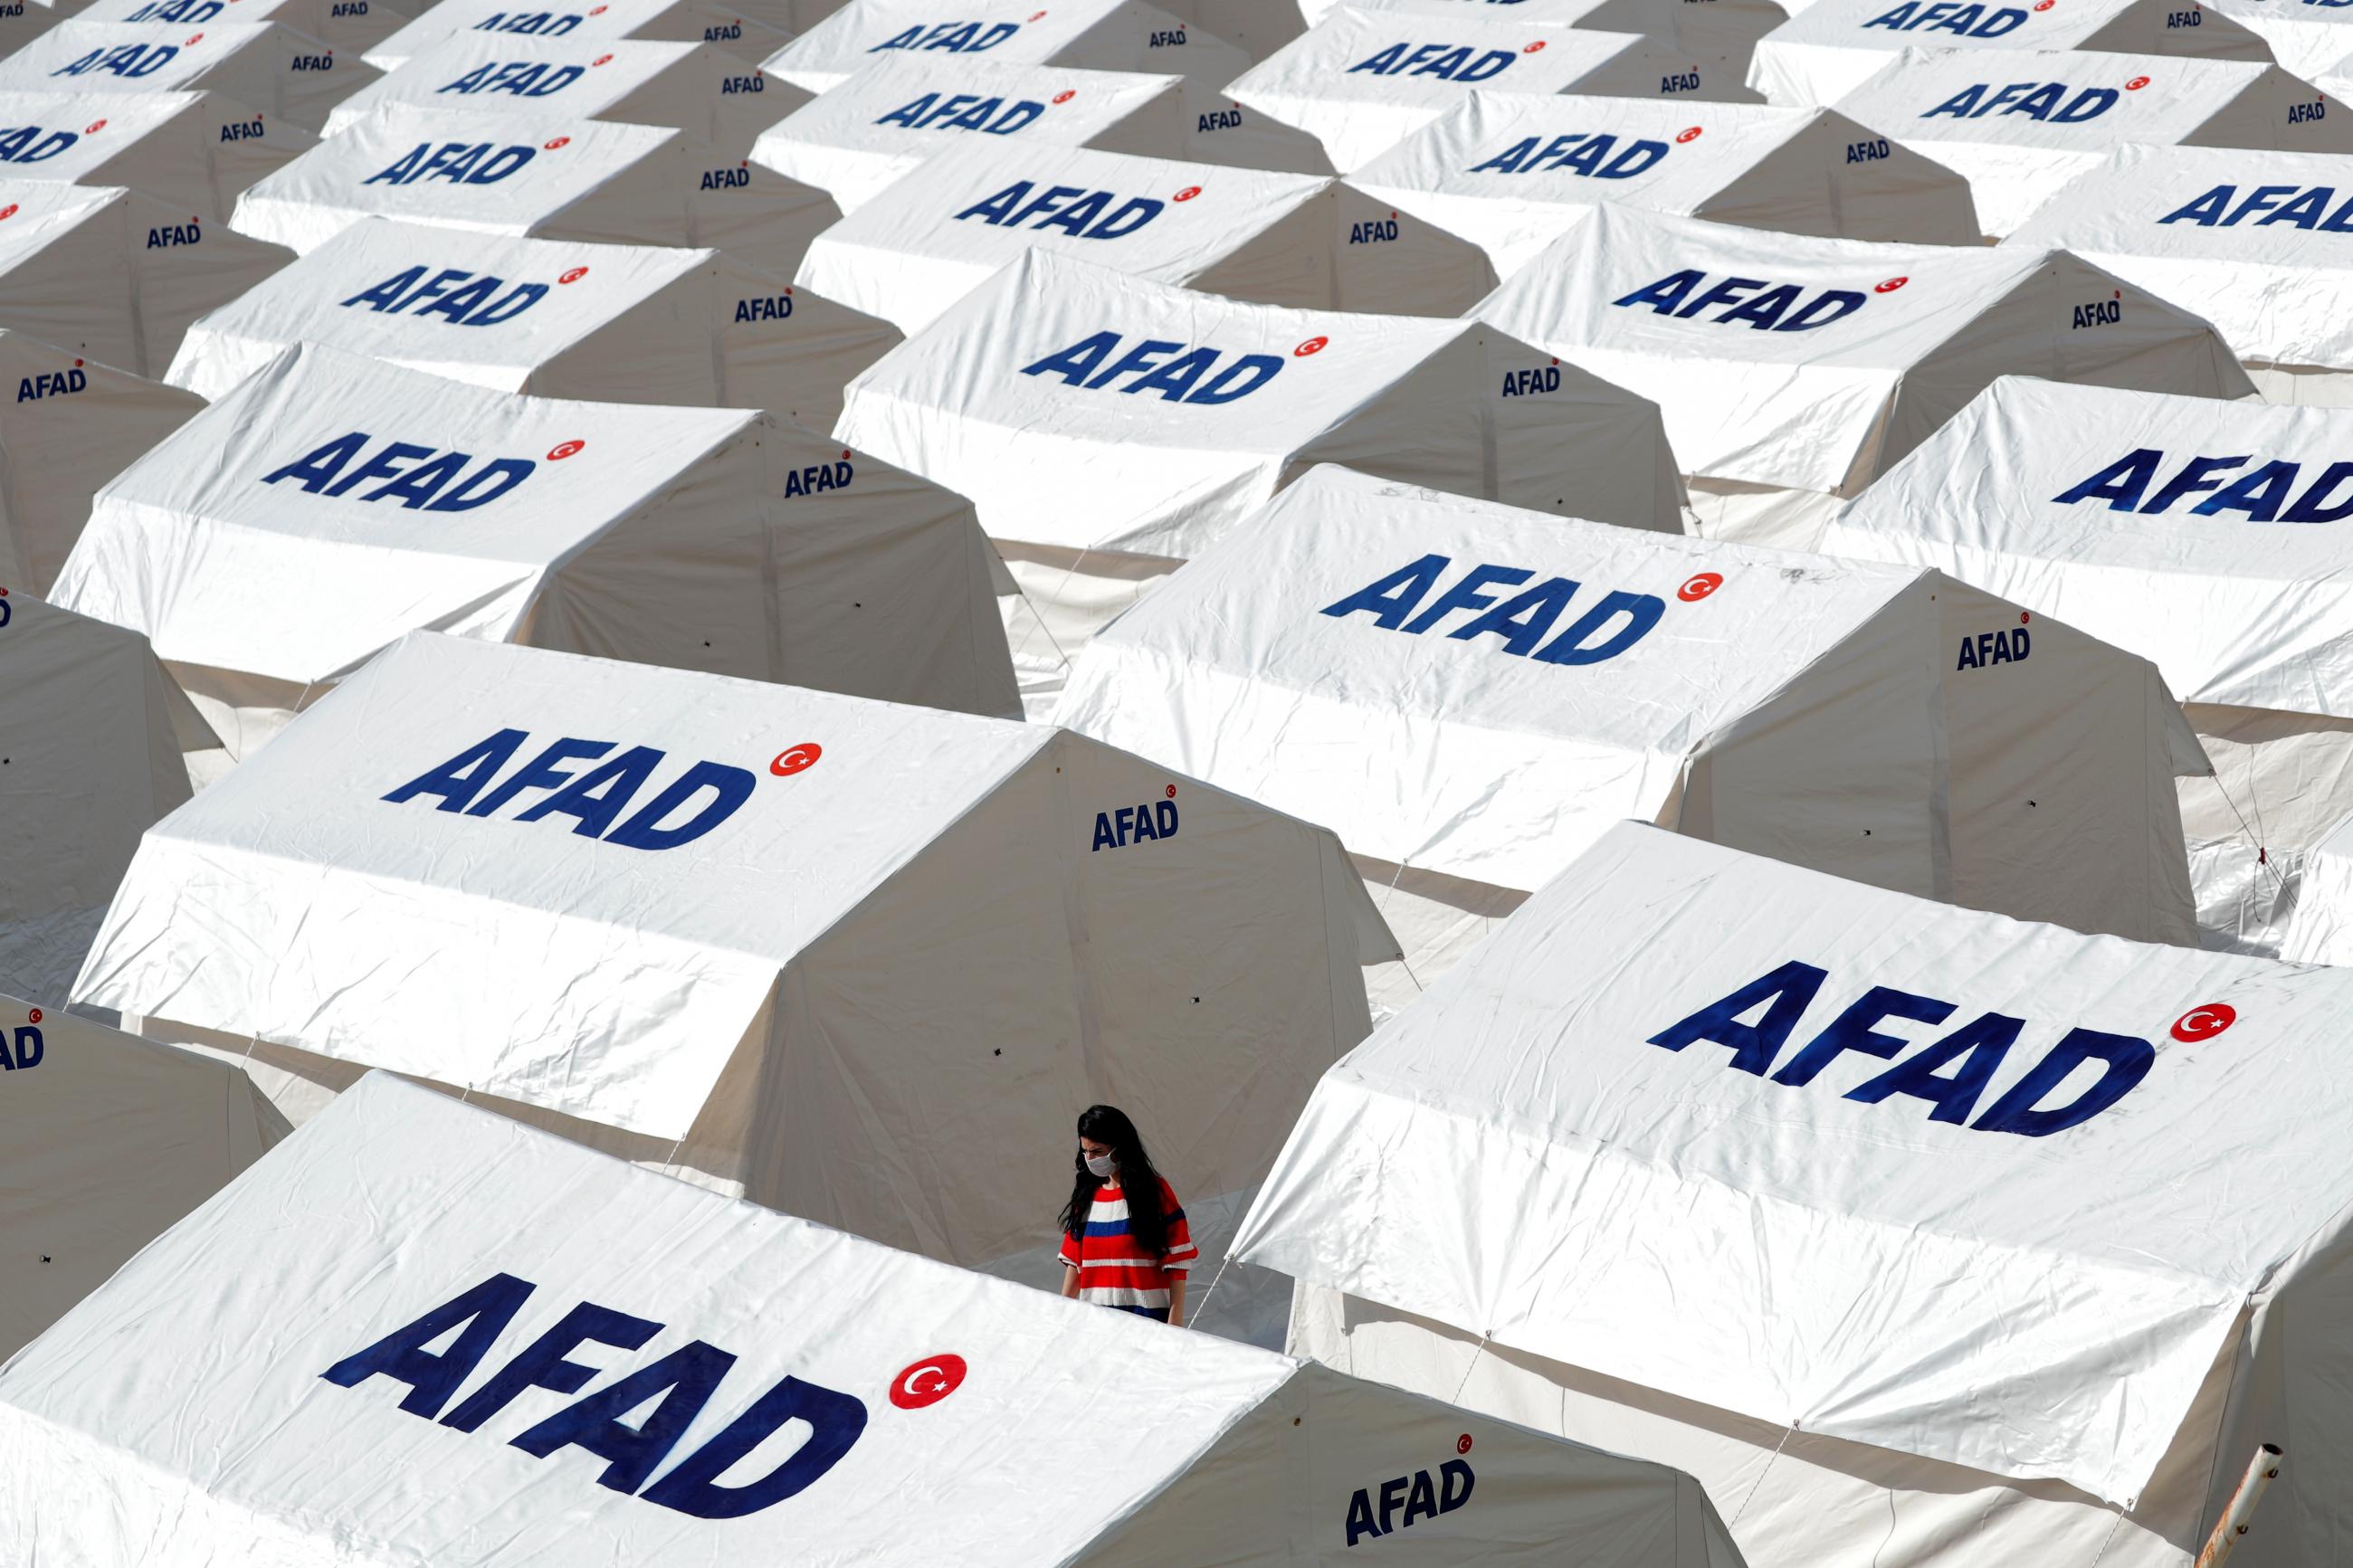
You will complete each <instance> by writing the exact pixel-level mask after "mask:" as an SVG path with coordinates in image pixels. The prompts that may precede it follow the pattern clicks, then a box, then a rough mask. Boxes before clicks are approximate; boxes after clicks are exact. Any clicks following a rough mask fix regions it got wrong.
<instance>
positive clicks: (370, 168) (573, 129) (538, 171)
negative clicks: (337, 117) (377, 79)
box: [236, 103, 841, 277]
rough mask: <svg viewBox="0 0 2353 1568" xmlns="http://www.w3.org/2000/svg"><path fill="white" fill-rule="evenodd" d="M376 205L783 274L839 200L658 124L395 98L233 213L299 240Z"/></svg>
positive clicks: (497, 230)
mask: <svg viewBox="0 0 2353 1568" xmlns="http://www.w3.org/2000/svg"><path fill="white" fill-rule="evenodd" d="M371 216H383V217H391V218H398V219H400V220H402V221H403V222H406V223H422V224H433V225H436V226H445V227H450V228H467V229H473V230H476V231H477V232H480V233H483V234H503V235H531V236H535V237H539V238H542V239H586V240H602V241H607V242H610V243H614V244H621V245H705V246H711V247H715V248H719V249H723V250H727V251H730V252H733V254H734V255H736V256H737V257H739V258H742V259H744V260H745V261H748V262H751V263H752V264H753V265H754V266H756V267H758V268H761V269H762V270H764V271H768V272H773V273H775V274H776V275H777V276H779V277H787V276H790V274H791V272H792V269H793V268H794V267H795V266H797V264H798V263H799V261H800V258H801V256H802V254H803V252H805V251H806V250H807V248H808V243H809V241H810V240H811V239H812V238H814V237H816V236H817V235H818V232H819V231H821V230H823V229H824V228H825V227H826V226H828V224H831V223H833V222H835V221H837V220H838V219H839V217H840V216H841V213H840V210H839V208H837V207H836V206H835V205H833V199H832V198H831V197H829V196H828V195H826V194H825V193H824V192H823V191H818V190H813V189H811V188H810V187H809V186H807V185H803V184H797V183H795V182H794V181H791V180H788V179H786V178H785V176H783V175H782V174H777V173H776V171H775V170H773V169H765V168H761V167H759V166H758V165H756V164H754V163H750V162H748V161H746V160H744V159H741V158H734V157H723V156H722V155H721V154H720V153H717V152H716V151H714V150H713V149H712V148H710V147H708V146H705V145H704V144H703V143H702V142H696V141H693V140H691V138H689V137H686V136H684V135H681V133H680V132H675V131H668V130H663V129H661V128H659V127H657V126H651V125H624V124H617V123H615V122H614V121H604V120H574V119H571V118H569V117H567V116H559V115H554V114H546V115H541V114H515V113H503V112H499V111H495V110H451V109H446V108H444V109H420V108H418V107H417V106H416V105H414V104H406V103H387V104H385V105H384V106H383V107H382V108H381V109H379V110H376V112H375V114H373V115H371V116H369V117H368V118H366V119H364V120H356V121H353V122H352V123H351V125H350V126H349V127H347V128H346V129H345V130H344V131H343V132H342V133H341V134H339V135H336V136H332V137H330V138H328V139H327V140H326V141H325V142H321V143H320V144H319V145H318V146H317V147H315V148H313V149H312V150H311V152H309V153H306V154H304V155H303V156H302V157H301V158H298V159H296V160H295V161H294V162H293V163H290V164H289V165H288V166H287V167H285V168H283V169H281V170H280V171H279V172H278V173H277V174H272V175H270V176H269V178H268V179H266V180H263V181H262V182H261V183H260V184H257V185H255V186H254V187H253V188H252V189H251V190H249V191H248V192H247V193H246V194H245V196H244V199H243V200H241V201H239V202H238V203H237V218H236V223H237V228H238V229H240V230H242V231H243V232H245V233H247V234H250V235H253V236H255V237H258V238H261V239H269V240H275V241H277V242H278V243H279V244H280V245H285V246H290V247H292V248H293V249H294V250H295V251H296V252H298V253H301V252H306V251H310V250H312V249H315V248H317V247H318V246H320V245H321V244H322V243H323V242H325V241H326V240H328V239H331V238H332V237H334V236H336V235H338V234H340V233H342V232H343V230H344V229H346V228H348V227H350V226H352V225H353V224H354V223H357V222H359V221H361V220H362V219H364V218H367V217H371Z"/></svg>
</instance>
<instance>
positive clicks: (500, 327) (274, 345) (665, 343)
mask: <svg viewBox="0 0 2353 1568" xmlns="http://www.w3.org/2000/svg"><path fill="white" fill-rule="evenodd" d="M306 340H307V341H309V342H319V343H325V344H328V345H329V346H331V347H334V348H340V349H343V350H346V351H348V352H350V353H361V354H366V355H368V356H369V357H371V358H373V359H380V360H386V361H389V362H391V363H394V364H401V365H406V366H408V367H409V368H410V369H412V370H425V371H431V372H432V373H434V374H437V375H446V376H450V377H453V378H455V379H456V380H459V381H470V382H472V383H473V384H476V385H477V386H488V387H494V388H496V389H498V390H499V391H501V392H531V393H537V394H539V395H541V396H543V397H581V398H589V399H593V400H596V401H601V402H607V403H679V404H690V405H698V406H704V407H708V406H712V405H718V406H721V407H727V408H765V409H767V410H768V411H769V412H771V413H773V414H776V415H778V416H782V417H784V418H787V419H792V420H795V421H797V422H798V423H800V424H803V425H807V426H812V427H814V428H817V429H820V430H821V429H824V428H825V427H826V426H828V424H830V423H831V422H832V420H833V418H834V416H835V414H836V412H837V411H838V410H839V408H840V406H841V389H842V384H843V383H845V382H846V381H848V380H849V377H851V376H852V375H854V374H857V373H858V372H859V371H860V370H862V369H864V368H865V367H866V366H867V365H869V364H871V363H873V362H874V361H875V359H876V358H877V357H878V356H880V355H881V353H883V351H884V350H885V349H887V348H889V347H890V346H891V345H892V343H894V342H898V340H899V334H898V333H897V332H896V331H892V328H891V327H890V325H889V324H888V323H887V322H883V321H876V320H874V319H873V318H872V317H871V316H866V315H861V314H860V313H859V312H858V311H856V310H844V309H843V308H842V307H841V306H839V305H837V304H834V303H833V302H832V301H831V300H826V299H823V298H820V297H819V296H818V295H817V294H814V293H811V292H809V291H808V290H807V289H801V290H795V289H794V288H793V286H792V285H790V284H788V283H786V282H785V281H784V279H780V278H775V277H771V276H770V275H769V274H767V273H765V272H760V271H757V270H755V269H754V268H750V267H747V266H745V265H744V263H742V262H740V261H738V260H736V259H735V258H733V257H732V256H729V255H726V254H723V253H722V252H719V251H714V250H684V249H677V248H669V247H653V246H628V245H589V244H586V243H583V242H581V241H577V240H554V239H512V238H508V237H502V236H499V235H487V234H476V233H472V232H470V231H468V230H465V229H455V228H432V227H427V226H423V225H419V224H406V223H393V222H390V221H388V220H386V219H384V218H369V219H367V220H365V221H364V222H361V223H355V224H353V226H351V227H349V228H347V229H345V230H343V232H342V233H341V234H339V235H337V236H335V237H333V238H332V239H330V240H328V241H326V242H325V243H323V244H322V245H321V246H319V247H318V248H316V249H315V250H313V251H311V253H310V254H309V255H308V256H305V257H303V258H301V259H300V260H298V261H296V262H295V263H293V264H292V265H291V266H290V267H288V268H286V269H285V270H284V271H282V272H280V273H279V274H278V275H277V276H276V277H274V278H271V279H269V280H268V281H267V282H265V283H262V284H260V285H259V286H258V287H256V288H254V289H251V290H250V291H248V292H247V293H246V294H244V295H243V296H242V297H240V298H238V299H237V300H235V301H234V302H232V303H230V304H227V305H224V306H223V307H221V308H220V309H219V310H215V311H213V312H212V313H211V314H209V315H207V316H206V317H204V318H203V319H202V320H201V321H197V322H196V324H195V326H194V327H192V328H191V329H190V330H189V331H188V336H187V342H185V344H184V345H183V346H182V348H181V350H180V354H179V357H178V358H177V359H175V360H174V361H173V363H172V369H171V374H169V375H167V376H166V377H165V378H164V379H166V380H167V381H169V382H171V383H172V384H174V386H185V387H186V388H188V389H189V390H190V391H192V392H196V393H200V394H202V395H205V396H206V397H218V396H219V395H222V394H223V393H225V392H227V390H228V389H229V388H231V387H233V386H235V385H236V384H237V383H238V382H241V381H243V380H244V379H245V378H246V377H247V376H248V375H250V374H253V373H254V372H255V371H257V370H259V369H260V368H261V367H262V366H263V365H264V364H267V363H269V361H270V360H272V359H275V358H276V357H277V356H278V353H279V352H280V350H282V349H285V348H287V347H289V346H290V345H292V344H294V343H297V342H303V341H306Z"/></svg>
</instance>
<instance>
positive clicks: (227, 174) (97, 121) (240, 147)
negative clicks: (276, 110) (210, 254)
mask: <svg viewBox="0 0 2353 1568" xmlns="http://www.w3.org/2000/svg"><path fill="white" fill-rule="evenodd" d="M0 127H5V129H0V149H5V153H6V157H7V167H8V174H9V177H10V178H11V179H16V180H55V181H58V182H59V183H60V184H77V185H128V186H130V187H131V188H132V189H133V190H138V191H144V192H147V193H149V194H151V195H155V196H157V197H159V198H160V199H165V200H169V201H171V202H173V203H174V204H185V205H190V206H191V207H192V208H193V209H194V210H195V211H196V212H198V213H201V214H202V215H203V216H205V217H206V218H208V219H225V218H227V216H228V214H229V209H230V208H231V207H234V206H235V205H237V195H238V194H239V193H241V192H242V191H244V189H245V188H246V187H247V186H248V185H250V184H253V182H254V181H256V180H258V179H259V178H261V177H262V176H263V175H264V174H269V172H270V171H271V170H273V169H275V168H277V167H278V166H279V165H280V164H282V163H285V162H286V161H287V160H289V159H290V158H293V157H295V156H297V155H299V154H301V153H303V152H306V151H308V150H309V149H310V148H311V146H313V145H314V144H315V143H316V141H317V139H316V138H315V137H313V136H312V135H311V133H310V132H307V131H304V130H303V129H301V127H300V126H298V125H295V124H293V123H292V122H290V121H285V120H281V119H278V118H277V117H275V116H272V115H268V114H263V113H261V112H259V111H258V110H254V109H252V108H250V107H249V106H248V105H246V104H242V103H238V102H237V101H236V100H232V99H228V98H224V97H222V96H221V95H220V94H218V93H212V92H153V93H136V94H134V93H123V92H101V91H97V90H86V91H78V92H0Z"/></svg>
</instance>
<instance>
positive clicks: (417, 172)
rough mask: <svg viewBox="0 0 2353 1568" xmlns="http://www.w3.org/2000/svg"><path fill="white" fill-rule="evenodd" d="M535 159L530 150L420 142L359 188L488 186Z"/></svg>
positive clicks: (486, 144) (487, 144)
mask: <svg viewBox="0 0 2353 1568" xmlns="http://www.w3.org/2000/svg"><path fill="white" fill-rule="evenodd" d="M538 156H539V149H537V148H536V147H529V146H513V147H501V146H499V145H498V144H497V143H495V142H442V143H441V144H440V145H439V146H438V147H436V146H435V145H434V144H433V143H432V142H418V143H417V146H416V147H415V148H414V149H413V150H411V151H409V152H406V153H402V154H401V155H400V156H399V157H398V158H396V159H395V160H394V161H393V163H392V164H391V166H390V167H388V168H384V169H379V170H377V171H376V172H375V174H370V175H369V176H368V177H367V178H366V179H364V180H363V181H361V182H360V184H364V185H413V184H417V181H419V180H447V181H448V182H449V183H450V184H453V185H454V184H459V182H461V181H462V182H463V183H465V184H469V185H488V184H496V183H497V182H498V181H500V180H503V179H505V178H506V177H507V176H508V175H509V174H513V173H514V172H515V171H516V170H517V169H520V168H522V166H523V165H524V164H525V163H530V162H531V161H532V160H533V158H536V157H538Z"/></svg>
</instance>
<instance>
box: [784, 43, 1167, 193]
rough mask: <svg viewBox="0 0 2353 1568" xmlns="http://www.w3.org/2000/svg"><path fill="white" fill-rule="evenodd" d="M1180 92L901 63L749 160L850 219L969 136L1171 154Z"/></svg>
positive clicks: (897, 59) (880, 66)
mask: <svg viewBox="0 0 2353 1568" xmlns="http://www.w3.org/2000/svg"><path fill="white" fill-rule="evenodd" d="M1182 85H1183V80H1182V79H1181V78H1178V77H1175V76H1149V75H1144V74H1141V73H1137V72H1129V71H1093V70H1077V69H1073V68H1070V67H1067V66H1029V65H1017V64H1013V63H1010V62H997V61H989V60H986V59H983V60H963V59H957V58H943V57H940V56H934V55H913V56H903V55H899V56H893V57H892V58H885V59H882V60H881V61H878V62H877V63H875V64H873V65H871V66H868V67H867V68H865V69H864V70H861V71H860V72H859V73H858V75H857V76H856V77H854V78H852V79H850V80H849V81H846V82H844V83H842V84H841V85H840V86H839V87H837V88H834V89H832V90H830V91H828V93H827V94H826V95H825V96H824V97H823V98H820V99H818V100H816V101H815V102H813V103H811V104H809V105H808V106H807V108H805V109H802V110H798V111H797V112H796V113H794V114H792V115H790V116H788V117H787V118H786V119H785V120H783V121H780V122H778V123H777V124H776V126H775V127H774V128H772V129H771V130H769V131H768V132H766V133H765V134H764V135H762V136H761V138H760V140H759V141H758V142H757V143H755V144H754V147H753V149H752V156H753V159H754V161H755V162H757V163H765V164H766V165H768V167H770V168H772V169H776V170H778V171H780V172H782V173H784V174H789V175H791V176H792V177H793V178H794V179H796V180H798V181H800V182H801V183H802V184H807V185H815V186H817V187H818V188H819V189H820V190H825V191H829V192H831V193H832V195H833V199H834V200H835V201H836V202H837V203H839V205H840V207H841V210H842V211H843V212H845V213H854V212H856V211H857V210H858V209H859V208H860V206H862V205H865V204H866V203H868V202H870V201H872V200H873V199H874V198H875V197H876V196H877V195H881V192H882V191H883V190H884V189H885V188H886V187H888V186H889V185H890V184H891V183H892V181H894V180H897V179H899V178H901V177H902V176H903V175H905V174H909V173H911V172H912V171H913V170H914V169H915V168H916V167H917V166H918V165H919V164H921V163H923V160H924V159H926V158H928V157H930V156H931V155H932V154H933V153H939V152H943V151H944V150H946V149H948V148H950V147H954V146H957V145H959V144H961V143H962V142H965V141H966V140H968V139H970V138H971V137H973V136H974V135H976V134H977V135H985V136H988V137H990V138H992V139H997V138H1008V139H1010V138H1018V140H1019V141H1020V142H1021V144H1022V145H1024V146H1028V145H1031V144H1034V143H1038V142H1044V143H1048V144H1050V145H1056V146H1065V147H1101V148H1104V149H1107V150H1109V151H1111V152H1115V153H1141V154H1143V155H1145V156H1146V157H1172V156H1175V155H1176V153H1178V152H1179V151H1180V150H1181V149H1182V148H1183V146H1184V145H1185V139H1186V135H1187V124H1188V121H1187V119H1186V117H1185V114H1184V108H1183V102H1182V94H1181V92H1180V89H1181V87H1182ZM1008 144H1009V142H1008Z"/></svg>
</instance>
